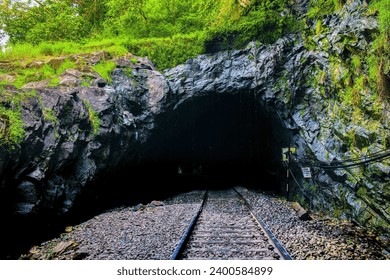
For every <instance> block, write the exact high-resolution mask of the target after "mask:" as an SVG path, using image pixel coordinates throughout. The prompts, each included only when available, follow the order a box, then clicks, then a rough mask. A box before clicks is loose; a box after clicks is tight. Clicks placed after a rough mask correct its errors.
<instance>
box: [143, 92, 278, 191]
mask: <svg viewBox="0 0 390 280" xmlns="http://www.w3.org/2000/svg"><path fill="white" fill-rule="evenodd" d="M274 129H275V121H274V120H273V119H272V116H271V115H270V114H269V113H267V111H266V110H265V109H264V108H263V107H262V106H261V105H260V103H259V101H258V99H257V98H256V96H255V94H253V93H252V92H251V93H242V94H236V95H221V94H217V93H215V94H212V95H209V96H204V97H194V98H192V99H190V100H187V101H185V102H184V103H183V104H181V105H180V106H178V107H177V108H176V110H173V111H172V112H170V113H167V114H165V115H162V116H159V117H158V119H157V120H156V128H155V129H154V130H153V134H152V136H151V138H150V141H149V143H147V145H145V150H144V151H142V155H141V165H143V166H144V168H143V170H144V171H146V172H148V173H149V174H150V176H152V177H153V178H154V179H155V180H156V181H159V182H161V183H160V185H161V184H163V185H166V187H168V186H169V185H170V186H172V187H173V188H174V189H177V190H178V191H180V190H181V189H182V188H184V189H188V188H226V187H232V186H237V185H244V186H246V187H249V188H255V189H262V190H266V191H273V192H279V185H280V182H279V178H280V172H281V165H280V164H281V161H280V147H281V146H280V144H278V142H279V141H278V140H279V139H278V138H277V137H275V131H274ZM141 173H142V172H141ZM145 177H147V176H145ZM152 181H153V180H152ZM162 182H166V183H162ZM154 183H155V182H151V184H154Z"/></svg>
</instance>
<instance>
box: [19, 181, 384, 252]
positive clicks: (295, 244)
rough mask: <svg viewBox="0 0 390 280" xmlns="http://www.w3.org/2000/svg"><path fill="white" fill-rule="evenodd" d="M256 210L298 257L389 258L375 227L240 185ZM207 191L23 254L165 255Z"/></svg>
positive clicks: (102, 220)
mask: <svg viewBox="0 0 390 280" xmlns="http://www.w3.org/2000/svg"><path fill="white" fill-rule="evenodd" d="M237 190H238V191H239V192H240V193H241V194H242V195H243V196H244V197H245V198H246V199H247V200H248V201H249V203H250V204H251V206H252V208H253V210H254V212H255V213H256V214H257V215H258V216H260V217H261V219H262V220H263V221H264V222H265V223H266V225H267V226H268V228H269V229H270V230H271V231H272V233H273V234H274V235H275V236H276V238H277V239H278V240H279V242H280V243H281V244H282V245H283V246H284V248H285V249H286V250H287V252H288V253H289V254H290V256H291V257H292V258H293V259H295V260H310V259H317V260H360V259H369V260H383V259H390V257H389V253H388V252H387V251H386V250H385V249H384V246H383V244H382V243H380V242H379V239H378V237H377V236H376V235H375V234H374V233H371V232H368V231H366V230H364V229H363V228H361V227H358V226H356V225H354V224H352V223H351V222H349V221H340V220H336V219H333V218H330V217H328V216H326V215H322V214H318V213H311V217H312V220H308V221H303V220H300V219H299V218H298V216H297V215H296V212H295V211H294V209H293V208H292V203H291V202H288V201H285V200H283V199H280V198H277V197H274V196H271V195H265V194H262V193H260V192H257V191H254V190H248V189H246V188H242V187H237ZM203 195H204V191H202V190H197V191H192V192H187V193H183V194H180V195H177V196H174V197H172V198H169V199H166V200H164V201H152V202H150V203H149V204H147V205H142V204H139V205H135V206H133V207H126V208H121V209H113V210H111V211H108V212H106V213H103V214H100V215H98V216H96V217H94V218H93V219H91V220H88V221H86V222H84V223H82V224H79V225H76V226H69V227H67V228H66V229H64V231H65V232H64V233H63V234H61V235H60V236H59V237H58V238H55V239H53V240H49V241H47V242H44V243H42V244H40V245H38V246H34V247H32V248H31V249H30V251H29V252H27V253H26V254H24V255H22V256H21V257H20V258H21V259H59V260H70V259H87V260H147V259H149V260H166V259H169V258H170V256H171V255H172V253H173V251H174V250H175V248H176V246H177V244H178V243H179V241H180V238H181V237H182V235H183V233H184V231H185V230H186V228H187V226H188V224H189V222H190V220H191V219H192V217H193V215H194V213H195V212H196V210H197V208H198V206H199V203H200V202H201V200H202V198H203Z"/></svg>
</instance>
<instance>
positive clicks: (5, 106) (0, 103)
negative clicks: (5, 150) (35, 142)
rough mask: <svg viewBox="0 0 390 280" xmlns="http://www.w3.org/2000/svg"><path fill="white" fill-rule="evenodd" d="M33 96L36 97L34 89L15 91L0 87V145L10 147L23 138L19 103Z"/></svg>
mask: <svg viewBox="0 0 390 280" xmlns="http://www.w3.org/2000/svg"><path fill="white" fill-rule="evenodd" d="M33 97H36V92H35V91H29V92H26V93H15V92H7V91H5V90H3V89H0V146H7V147H9V148H12V147H14V146H15V145H17V144H19V143H20V142H21V141H22V140H23V138H24V133H25V131H24V123H23V120H22V113H21V104H22V102H24V101H26V100H27V99H29V98H33Z"/></svg>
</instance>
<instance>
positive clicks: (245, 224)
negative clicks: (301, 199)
mask: <svg viewBox="0 0 390 280" xmlns="http://www.w3.org/2000/svg"><path fill="white" fill-rule="evenodd" d="M171 259H197V260H201V259H207V260H212V259H218V260H229V259H236V260H239V259H244V260H245V259H247V260H288V259H291V257H290V256H289V255H288V253H287V252H286V250H285V249H284V248H283V247H282V246H281V245H280V243H279V242H278V240H277V239H276V238H275V236H274V235H273V234H272V233H271V232H270V231H269V229H268V228H267V227H266V225H265V224H264V223H263V222H262V220H261V219H260V218H259V217H257V216H256V214H255V213H253V212H252V209H251V206H250V205H249V203H248V202H247V201H246V200H245V198H244V197H243V196H242V195H241V194H240V193H239V192H238V191H237V190H236V189H234V188H233V189H229V190H223V191H207V192H206V193H205V197H204V200H203V202H202V203H201V204H200V205H199V208H198V210H197V211H196V214H195V215H194V217H193V219H192V221H191V223H190V225H189V226H188V228H187V230H186V232H185V233H184V235H183V237H182V239H181V240H180V242H179V245H178V246H177V248H176V250H175V251H174V253H173V254H172V256H171Z"/></svg>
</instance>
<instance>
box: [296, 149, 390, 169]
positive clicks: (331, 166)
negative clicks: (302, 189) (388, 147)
mask: <svg viewBox="0 0 390 280" xmlns="http://www.w3.org/2000/svg"><path fill="white" fill-rule="evenodd" d="M388 157H390V151H389V152H386V153H383V154H380V155H378V156H376V157H370V158H368V159H366V160H361V161H359V162H355V163H350V164H340V162H332V163H324V162H321V161H318V162H317V163H315V162H313V161H309V160H305V159H303V160H298V159H297V158H295V157H294V156H292V158H293V159H294V160H295V162H298V163H304V164H306V165H309V166H310V167H318V168H322V169H339V168H349V167H355V166H362V165H366V164H367V163H370V162H375V161H379V160H381V159H385V158H388ZM344 162H348V161H344ZM335 164H337V165H335Z"/></svg>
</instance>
